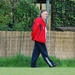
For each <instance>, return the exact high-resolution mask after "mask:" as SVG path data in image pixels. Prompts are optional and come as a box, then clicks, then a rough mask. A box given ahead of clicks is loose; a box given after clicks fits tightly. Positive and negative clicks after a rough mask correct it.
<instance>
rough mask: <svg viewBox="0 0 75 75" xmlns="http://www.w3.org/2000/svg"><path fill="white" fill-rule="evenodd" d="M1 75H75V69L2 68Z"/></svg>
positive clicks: (0, 69)
mask: <svg viewBox="0 0 75 75" xmlns="http://www.w3.org/2000/svg"><path fill="white" fill-rule="evenodd" d="M0 75H75V68H71V67H69V68H68V67H65V68H60V67H56V68H48V67H45V68H20V67H19V68H16V67H15V68H14V67H12V68H10V67H9V68H8V67H6V68H5V67H1V68H0Z"/></svg>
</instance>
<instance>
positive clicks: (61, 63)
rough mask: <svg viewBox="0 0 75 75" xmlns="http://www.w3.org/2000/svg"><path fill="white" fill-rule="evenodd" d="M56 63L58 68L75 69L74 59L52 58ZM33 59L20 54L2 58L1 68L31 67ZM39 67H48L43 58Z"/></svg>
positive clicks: (0, 59)
mask: <svg viewBox="0 0 75 75" xmlns="http://www.w3.org/2000/svg"><path fill="white" fill-rule="evenodd" d="M50 58H51V59H52V60H53V61H54V62H56V63H57V64H58V67H75V58H73V59H58V58H56V57H50ZM30 64H31V57H30V56H24V55H22V54H18V55H16V56H12V57H0V66H1V67H30ZM37 66H39V67H48V65H47V64H46V62H45V61H44V59H43V58H42V57H39V59H38V61H37Z"/></svg>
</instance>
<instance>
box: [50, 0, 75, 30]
mask: <svg viewBox="0 0 75 75" xmlns="http://www.w3.org/2000/svg"><path fill="white" fill-rule="evenodd" d="M51 2H52V23H51V24H52V25H51V26H52V30H55V27H68V26H71V27H72V26H75V21H74V20H75V14H74V13H75V9H74V8H75V1H71V0H53V1H51Z"/></svg>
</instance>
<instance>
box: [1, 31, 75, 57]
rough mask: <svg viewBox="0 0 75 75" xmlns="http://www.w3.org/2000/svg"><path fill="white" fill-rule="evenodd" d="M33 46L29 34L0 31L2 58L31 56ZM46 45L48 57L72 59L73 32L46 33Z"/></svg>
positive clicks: (74, 39) (74, 55)
mask: <svg viewBox="0 0 75 75" xmlns="http://www.w3.org/2000/svg"><path fill="white" fill-rule="evenodd" d="M33 45H34V42H33V41H32V40H31V38H30V32H23V31H22V32H19V31H12V32H10V31H0V56H2V57H5V56H13V55H16V54H17V53H20V54H24V55H27V56H31V54H32V51H33ZM46 45H47V49H48V53H49V55H50V56H56V57H58V58H74V57H75V32H69V31H65V32H56V31H48V33H47V43H46Z"/></svg>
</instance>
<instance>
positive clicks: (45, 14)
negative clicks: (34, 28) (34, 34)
mask: <svg viewBox="0 0 75 75" xmlns="http://www.w3.org/2000/svg"><path fill="white" fill-rule="evenodd" d="M47 16H48V12H47V11H46V10H42V11H41V13H40V17H42V18H43V20H45V19H46V18H47Z"/></svg>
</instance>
